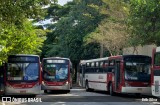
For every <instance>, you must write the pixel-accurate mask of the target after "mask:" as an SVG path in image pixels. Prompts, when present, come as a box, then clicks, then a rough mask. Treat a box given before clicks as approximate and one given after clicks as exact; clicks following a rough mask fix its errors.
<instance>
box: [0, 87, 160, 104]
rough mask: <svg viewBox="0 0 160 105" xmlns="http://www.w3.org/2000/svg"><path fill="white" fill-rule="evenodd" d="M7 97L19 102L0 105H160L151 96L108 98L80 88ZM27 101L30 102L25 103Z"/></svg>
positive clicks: (101, 92)
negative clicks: (68, 91)
mask: <svg viewBox="0 0 160 105" xmlns="http://www.w3.org/2000/svg"><path fill="white" fill-rule="evenodd" d="M7 97H12V101H18V100H19V99H20V101H21V102H19V101H18V102H7V103H6V102H1V104H2V105H135V104H136V105H157V104H159V105H160V102H158V101H159V99H158V98H156V97H152V96H145V95H142V96H141V97H136V96H135V95H133V94H130V95H126V94H116V95H115V96H110V95H109V94H107V93H106V92H104V91H93V92H86V91H85V89H81V88H74V89H71V91H70V93H66V92H65V91H63V92H62V91H53V92H49V93H43V91H42V94H40V95H37V96H36V97H31V96H7ZM13 98H14V99H13ZM28 100H29V101H30V102H27V101H28ZM31 101H34V102H31Z"/></svg>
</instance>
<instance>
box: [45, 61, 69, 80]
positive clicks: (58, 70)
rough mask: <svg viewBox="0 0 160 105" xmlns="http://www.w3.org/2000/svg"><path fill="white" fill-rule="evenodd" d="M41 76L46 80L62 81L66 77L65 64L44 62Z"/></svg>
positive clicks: (66, 66) (66, 69)
mask: <svg viewBox="0 0 160 105" xmlns="http://www.w3.org/2000/svg"><path fill="white" fill-rule="evenodd" d="M43 78H44V80H47V81H64V80H66V79H67V78H68V65H67V64H62V63H58V64H53V63H46V64H45V65H44V69H43Z"/></svg>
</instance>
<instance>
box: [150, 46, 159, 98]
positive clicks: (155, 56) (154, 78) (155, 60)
mask: <svg viewBox="0 0 160 105" xmlns="http://www.w3.org/2000/svg"><path fill="white" fill-rule="evenodd" d="M151 86H152V95H153V96H157V97H160V47H157V48H153V53H152V72H151Z"/></svg>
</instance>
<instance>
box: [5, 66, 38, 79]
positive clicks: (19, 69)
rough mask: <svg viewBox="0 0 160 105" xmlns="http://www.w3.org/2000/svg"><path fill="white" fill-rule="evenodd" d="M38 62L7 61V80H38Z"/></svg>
mask: <svg viewBox="0 0 160 105" xmlns="http://www.w3.org/2000/svg"><path fill="white" fill-rule="evenodd" d="M38 69H39V66H38V63H9V64H8V70H7V80H12V81H13V80H15V81H16V80H18V81H19V80H20V81H29V80H38Z"/></svg>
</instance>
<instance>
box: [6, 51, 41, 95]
mask: <svg viewBox="0 0 160 105" xmlns="http://www.w3.org/2000/svg"><path fill="white" fill-rule="evenodd" d="M41 81H42V80H41V67H40V58H39V56H38V55H25V54H17V55H10V56H8V62H7V63H5V66H4V91H5V95H37V94H40V91H41Z"/></svg>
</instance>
